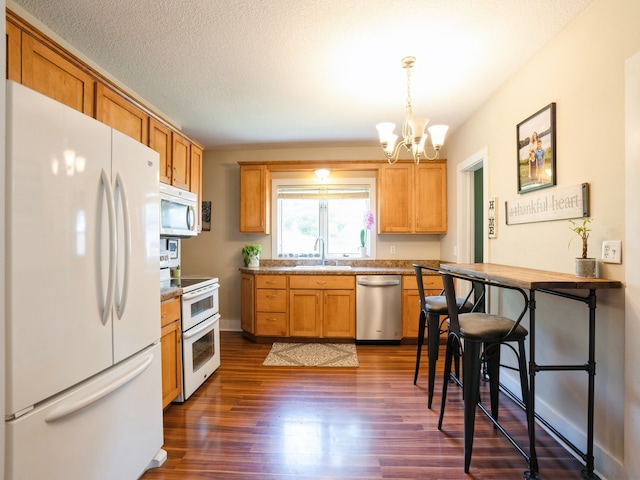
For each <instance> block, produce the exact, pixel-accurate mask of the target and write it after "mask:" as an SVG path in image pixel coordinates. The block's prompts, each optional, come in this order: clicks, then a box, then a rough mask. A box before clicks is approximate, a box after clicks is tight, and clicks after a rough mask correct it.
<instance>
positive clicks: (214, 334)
mask: <svg viewBox="0 0 640 480" xmlns="http://www.w3.org/2000/svg"><path fill="white" fill-rule="evenodd" d="M160 247H161V251H160V287H161V289H165V288H171V287H176V288H181V289H182V299H181V330H182V391H181V393H180V395H179V396H178V397H177V398H176V399H175V401H176V402H184V401H185V400H187V399H188V398H189V397H190V396H191V395H192V394H193V393H194V392H195V391H196V390H197V389H198V387H200V385H202V384H203V383H204V382H205V381H206V380H207V378H209V377H210V376H211V374H212V373H213V372H214V371H215V370H216V369H217V368H218V367H219V366H220V312H219V303H218V290H219V289H220V283H219V282H218V279H217V278H215V277H206V276H196V275H193V276H185V275H181V276H172V275H171V272H172V270H174V269H175V268H177V267H178V265H179V261H180V258H179V257H180V240H179V239H165V238H163V239H161V241H160Z"/></svg>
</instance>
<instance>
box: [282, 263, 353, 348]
mask: <svg viewBox="0 0 640 480" xmlns="http://www.w3.org/2000/svg"><path fill="white" fill-rule="evenodd" d="M355 331H356V291H355V277H354V276H351V275H349V276H342V275H340V276H338V275H335V276H327V275H293V276H291V277H290V278H289V335H290V336H292V337H318V338H355Z"/></svg>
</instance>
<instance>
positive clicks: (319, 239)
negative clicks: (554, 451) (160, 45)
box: [313, 237, 327, 265]
mask: <svg viewBox="0 0 640 480" xmlns="http://www.w3.org/2000/svg"><path fill="white" fill-rule="evenodd" d="M318 242H322V250H321V251H320V261H321V262H322V263H321V265H324V264H325V263H326V261H327V259H326V258H324V238H322V237H318V238H316V243H315V244H314V245H313V249H314V250H318Z"/></svg>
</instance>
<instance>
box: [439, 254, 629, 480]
mask: <svg viewBox="0 0 640 480" xmlns="http://www.w3.org/2000/svg"><path fill="white" fill-rule="evenodd" d="M440 268H441V269H442V270H445V271H450V272H452V273H459V274H464V275H468V276H472V277H478V278H482V279H485V280H488V281H490V282H492V283H494V284H495V285H496V287H500V286H501V285H503V286H511V287H519V288H522V289H523V290H527V291H528V292H529V387H530V388H529V405H530V406H531V408H530V409H529V417H530V418H529V423H530V425H533V424H534V420H535V418H537V419H538V420H539V421H541V422H542V423H543V424H544V425H545V426H547V427H548V428H550V429H551V430H552V431H553V433H554V434H556V435H558V437H559V438H561V439H562V440H563V441H564V442H565V443H566V444H567V445H569V446H570V447H571V448H572V449H573V450H574V452H576V453H577V454H578V455H580V456H581V458H582V460H583V461H584V462H585V466H586V468H585V470H584V471H583V472H582V476H583V477H584V478H588V479H597V478H598V476H597V475H596V474H595V473H594V457H593V412H594V386H595V368H596V362H595V331H596V329H595V323H596V291H597V290H599V289H605V288H622V286H623V285H622V282H620V281H617V280H608V279H604V278H583V277H576V276H575V275H572V274H567V273H558V272H551V271H546V270H537V269H532V268H522V267H514V266H509V265H498V264H493V263H468V264H443V265H441V266H440ZM566 290H588V292H589V293H588V294H587V295H579V294H574V293H569V292H567V291H566ZM536 292H543V293H547V294H550V295H556V296H559V297H562V298H567V299H570V300H574V301H578V302H582V303H585V304H586V305H587V306H588V311H589V340H588V342H589V358H588V361H587V363H585V364H582V365H539V364H538V363H536V356H535V340H536V327H535V310H536V298H535V296H536ZM565 370H583V371H586V372H587V373H588V374H589V385H588V395H589V398H588V406H587V451H586V452H582V451H580V450H579V449H578V448H577V447H576V446H575V445H574V444H572V443H571V442H570V441H569V440H568V439H566V438H565V437H564V436H563V435H562V434H560V432H558V431H557V430H556V429H555V428H554V427H553V426H552V425H550V424H549V423H548V422H546V421H545V420H544V419H543V418H541V417H540V416H538V415H537V414H536V413H535V378H536V373H538V372H542V371H565ZM529 443H530V453H531V456H530V459H529V471H528V472H527V473H526V477H527V478H539V475H538V460H537V456H536V454H535V429H534V428H531V429H530V432H529Z"/></svg>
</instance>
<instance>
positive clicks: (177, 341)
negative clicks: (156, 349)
mask: <svg viewBox="0 0 640 480" xmlns="http://www.w3.org/2000/svg"><path fill="white" fill-rule="evenodd" d="M160 322H161V325H162V330H161V333H160V351H161V356H162V408H165V407H166V406H167V405H169V404H170V403H171V402H172V401H173V400H174V399H175V398H176V397H177V396H178V395H179V394H180V389H181V388H182V338H181V332H180V299H179V298H175V299H173V300H168V301H166V302H162V303H161V304H160Z"/></svg>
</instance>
